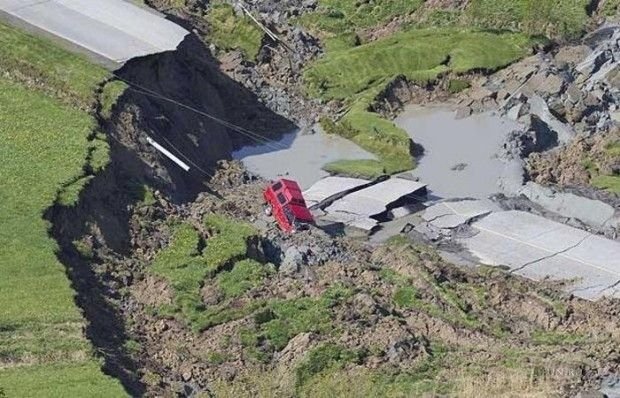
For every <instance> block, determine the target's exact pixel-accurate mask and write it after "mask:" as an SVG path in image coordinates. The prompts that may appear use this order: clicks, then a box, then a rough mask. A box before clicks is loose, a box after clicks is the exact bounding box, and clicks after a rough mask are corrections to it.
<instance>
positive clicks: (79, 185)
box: [56, 175, 94, 207]
mask: <svg viewBox="0 0 620 398" xmlns="http://www.w3.org/2000/svg"><path fill="white" fill-rule="evenodd" d="M93 178H94V176H93V175H87V176H83V177H80V178H78V179H77V180H75V181H73V182H72V183H70V184H69V185H66V186H64V187H63V188H62V189H61V190H60V192H59V193H58V198H57V200H56V202H57V203H58V204H60V205H63V206H68V207H69V206H75V205H76V204H77V203H78V201H79V199H80V192H82V191H83V190H84V188H86V186H87V185H88V183H89V182H90V181H91V180H92V179H93Z"/></svg>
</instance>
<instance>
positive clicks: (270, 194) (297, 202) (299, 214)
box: [263, 179, 314, 233]
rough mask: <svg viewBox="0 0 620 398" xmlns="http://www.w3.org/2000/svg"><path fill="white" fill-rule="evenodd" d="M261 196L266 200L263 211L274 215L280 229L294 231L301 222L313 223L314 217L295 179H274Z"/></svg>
mask: <svg viewBox="0 0 620 398" xmlns="http://www.w3.org/2000/svg"><path fill="white" fill-rule="evenodd" d="M263 197H264V198H265V201H266V202H267V208H266V210H265V212H266V213H267V215H273V216H274V218H275V219H276V221H277V223H278V225H279V226H280V229H282V231H284V232H288V233H295V232H297V230H299V228H300V227H301V226H302V225H303V224H312V223H314V217H312V213H310V210H308V206H307V205H306V201H305V200H304V196H303V194H302V193H301V189H300V188H299V184H297V183H296V182H295V181H292V180H286V179H280V180H277V181H274V182H272V183H271V184H270V185H269V186H268V187H267V188H266V189H265V191H264V192H263Z"/></svg>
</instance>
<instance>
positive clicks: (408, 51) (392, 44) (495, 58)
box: [304, 29, 531, 178]
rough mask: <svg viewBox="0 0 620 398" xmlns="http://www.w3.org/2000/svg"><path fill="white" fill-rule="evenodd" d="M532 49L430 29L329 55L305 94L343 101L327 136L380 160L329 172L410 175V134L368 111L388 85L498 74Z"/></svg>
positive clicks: (313, 69) (309, 76) (521, 40)
mask: <svg viewBox="0 0 620 398" xmlns="http://www.w3.org/2000/svg"><path fill="white" fill-rule="evenodd" d="M530 43H531V41H530V40H529V39H528V38H526V37H525V36H523V35H521V34H515V33H506V34H497V33H491V32H483V31H472V30H458V29H427V30H426V29H425V30H413V31H408V32H402V33H398V34H395V35H393V36H391V37H389V38H386V39H382V40H378V41H375V42H372V43H369V44H365V45H361V46H357V47H354V48H345V49H342V50H334V51H329V52H327V54H326V55H325V56H324V57H323V58H321V59H319V60H318V61H316V62H315V63H313V64H312V65H311V66H310V67H309V68H308V69H307V70H306V71H305V72H304V83H305V85H306V89H307V92H308V94H309V95H311V96H314V97H317V98H321V99H323V100H325V101H329V100H340V101H343V102H345V103H346V104H348V105H349V111H348V113H347V114H346V115H345V116H344V117H343V118H342V119H341V120H340V121H339V122H337V123H334V122H330V121H328V120H325V119H324V120H323V122H322V125H323V127H324V129H325V131H326V132H327V133H335V134H339V135H342V136H344V137H346V138H348V139H351V140H352V141H353V142H355V143H357V144H358V145H359V146H361V147H362V148H364V149H366V150H367V151H369V152H371V153H373V154H375V155H376V156H377V160H361V161H359V160H354V161H353V160H345V161H338V162H334V163H331V164H328V165H327V166H326V170H328V171H330V172H333V173H338V174H346V175H354V176H363V177H370V178H372V177H376V176H377V175H381V174H393V173H397V172H400V171H404V170H409V169H412V168H413V167H415V162H414V160H413V158H412V156H411V141H410V139H409V136H408V135H407V133H406V132H405V131H404V130H402V129H400V128H398V127H397V126H395V125H394V123H392V122H391V121H389V120H386V119H384V118H382V117H381V116H380V115H379V114H377V113H375V112H373V111H372V109H371V105H372V103H373V102H374V101H375V98H377V96H378V95H379V93H380V92H381V91H382V90H383V89H384V88H385V87H386V85H387V84H388V83H389V82H390V81H392V80H393V79H395V78H396V77H397V76H404V77H406V78H407V79H409V80H411V81H417V82H427V81H429V80H434V79H436V78H438V76H440V75H441V74H443V73H447V72H453V73H456V74H459V73H465V72H468V71H470V70H473V69H476V70H479V69H485V70H495V69H499V68H501V67H503V66H506V65H508V64H510V63H511V62H514V61H516V60H518V59H519V58H520V57H522V56H523V55H525V54H526V53H527V51H528V46H529V45H530Z"/></svg>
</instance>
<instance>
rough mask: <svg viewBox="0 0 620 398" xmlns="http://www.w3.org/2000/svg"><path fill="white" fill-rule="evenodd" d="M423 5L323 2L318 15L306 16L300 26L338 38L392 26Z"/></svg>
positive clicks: (374, 0) (377, 0)
mask: <svg viewBox="0 0 620 398" xmlns="http://www.w3.org/2000/svg"><path fill="white" fill-rule="evenodd" d="M422 3H423V2H422V1H421V0H409V1H381V0H371V1H362V2H360V1H356V0H320V1H319V8H318V9H317V11H316V12H313V13H309V14H305V15H303V16H302V17H301V18H300V22H301V23H302V24H303V25H304V26H306V27H307V28H309V29H311V30H313V31H315V32H318V33H323V34H324V35H325V34H327V35H337V34H342V33H345V32H351V31H355V30H358V29H364V28H370V27H373V26H376V25H380V24H382V23H386V22H389V21H390V20H391V19H393V18H395V17H397V16H404V15H407V14H411V13H412V12H414V11H415V10H417V9H418V7H420V5H421V4H422Z"/></svg>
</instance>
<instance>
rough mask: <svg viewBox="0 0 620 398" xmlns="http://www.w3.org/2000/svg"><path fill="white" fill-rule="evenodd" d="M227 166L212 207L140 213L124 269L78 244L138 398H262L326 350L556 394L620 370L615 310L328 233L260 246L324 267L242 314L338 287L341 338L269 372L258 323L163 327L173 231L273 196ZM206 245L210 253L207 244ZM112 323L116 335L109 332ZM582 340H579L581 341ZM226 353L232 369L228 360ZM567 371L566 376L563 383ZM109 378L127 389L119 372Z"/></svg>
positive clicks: (307, 336)
mask: <svg viewBox="0 0 620 398" xmlns="http://www.w3.org/2000/svg"><path fill="white" fill-rule="evenodd" d="M223 166H224V168H223V169H222V170H221V171H219V172H218V173H217V175H216V176H215V178H214V179H213V180H212V181H211V183H210V187H211V189H212V191H213V193H211V194H202V195H200V196H199V197H198V199H197V200H196V201H195V202H193V203H189V204H186V205H175V204H173V203H171V202H169V201H167V200H166V199H165V198H163V197H162V196H161V195H159V194H157V195H156V202H155V203H154V204H152V205H140V204H137V205H133V206H130V208H131V211H130V221H129V223H128V224H129V231H128V234H129V239H128V241H127V242H128V243H129V244H130V248H129V251H128V252H127V253H126V254H125V255H119V254H118V253H116V252H114V251H112V250H110V248H109V247H107V246H106V245H105V244H103V243H102V242H100V237H98V236H97V235H96V231H97V229H96V228H91V229H90V230H89V231H84V235H83V236H82V237H80V238H79V239H82V240H83V241H85V242H94V243H93V251H94V253H95V254H94V256H93V258H92V259H91V260H90V261H88V262H85V261H84V260H83V259H81V260H80V257H79V255H77V254H75V253H73V254H72V255H71V256H70V257H66V258H64V259H65V260H68V261H70V263H72V264H76V265H78V264H79V265H81V266H82V267H83V268H82V269H86V270H89V269H90V270H91V271H89V275H87V276H86V277H84V278H85V279H86V281H88V282H89V283H85V282H80V283H77V286H76V287H78V291H83V290H80V288H82V289H83V288H85V287H88V288H89V289H90V290H89V294H88V295H85V294H84V295H81V297H84V298H86V297H92V292H93V291H99V292H101V297H102V300H103V302H105V303H106V305H107V306H108V307H109V308H111V309H113V311H112V312H111V315H114V318H113V319H112V321H111V320H110V319H108V318H101V321H97V320H96V319H95V318H93V317H92V316H88V318H89V320H90V322H91V323H90V329H89V330H92V331H93V333H94V335H93V336H91V338H93V341H95V342H97V341H98V338H99V339H102V338H103V339H104V344H100V345H99V347H100V348H101V349H102V351H103V353H104V357H105V358H106V359H107V362H106V363H107V364H109V363H114V364H116V363H119V364H120V365H123V366H122V369H123V371H124V372H126V376H127V380H131V381H132V383H135V386H137V387H133V388H134V389H132V390H130V391H133V392H134V393H136V394H139V393H141V391H142V390H141V388H145V389H146V390H145V394H146V395H147V396H173V395H175V394H179V395H180V396H192V395H193V394H195V393H197V392H200V391H203V392H220V393H221V392H222V385H230V386H232V385H236V384H235V383H242V385H243V390H242V391H243V392H242V393H241V395H242V396H250V395H253V394H256V393H257V390H256V389H257V388H258V387H257V386H253V385H252V384H244V382H243V380H244V378H245V377H248V375H252V374H257V373H261V372H263V373H264V372H275V371H277V370H278V369H279V370H280V371H282V369H285V370H286V369H288V372H289V373H288V376H287V377H292V373H290V372H292V370H293V369H295V367H296V366H298V365H299V364H300V363H301V361H303V360H304V359H305V356H306V355H307V353H308V352H309V351H310V350H312V349H313V348H315V347H318V346H320V345H321V344H324V343H326V342H332V343H334V344H338V345H340V346H343V347H346V348H347V349H351V350H360V349H362V350H366V351H365V352H366V354H364V355H363V356H362V359H360V360H359V361H357V362H355V363H352V364H350V365H348V366H349V367H350V369H357V370H359V369H366V370H372V371H377V372H383V371H387V370H388V369H389V370H390V371H392V372H394V371H401V372H406V371H408V370H409V369H411V370H414V369H416V367H417V366H420V365H421V364H423V363H426V362H428V361H435V360H436V361H440V363H441V369H442V372H450V371H456V370H457V369H462V368H461V367H463V366H467V365H466V363H469V364H475V366H480V367H481V369H483V370H484V369H491V368H492V367H496V364H497V363H501V362H502V361H506V360H509V356H508V355H509V354H508V353H510V352H514V351H517V352H519V353H520V354H519V358H520V359H518V361H519V364H520V365H518V366H532V367H541V369H546V370H543V371H544V372H549V374H548V377H549V379H550V382H552V384H553V386H554V387H555V388H558V391H559V392H562V394H568V393H569V392H570V391H576V390H579V389H583V388H586V387H588V386H591V385H594V384H596V382H597V381H598V379H599V378H600V377H602V376H603V375H605V374H607V373H609V372H612V371H614V370H615V366H616V365H615V363H616V362H615V361H616V360H617V359H618V357H617V354H616V343H614V341H618V340H617V339H618V337H620V336H618V328H617V327H616V322H615V314H616V312H617V311H618V310H617V305H616V304H614V303H612V302H605V301H604V302H600V303H590V302H584V301H581V300H578V299H574V298H572V297H569V296H566V295H564V294H562V293H560V292H559V290H558V287H557V286H555V287H554V286H551V285H549V286H547V285H545V284H544V283H543V284H534V283H532V282H529V281H525V280H521V279H519V278H516V277H513V276H509V275H507V274H504V273H503V272H501V271H500V270H495V271H491V270H488V271H487V270H482V271H474V270H462V269H457V268H456V267H454V266H452V265H450V264H446V263H444V262H443V261H442V260H441V259H440V257H439V256H438V255H437V254H435V253H434V252H433V250H432V249H427V248H423V247H418V248H411V247H409V246H408V245H404V246H403V245H395V246H386V247H384V248H380V249H379V250H376V249H374V248H371V247H367V246H366V245H365V244H364V243H362V242H357V241H354V240H349V239H340V238H332V237H330V236H327V235H325V234H324V233H323V232H321V231H319V230H316V229H311V230H309V231H305V232H302V233H300V234H297V235H294V236H285V235H282V234H281V233H280V232H278V231H277V230H275V229H273V228H270V229H268V230H265V231H263V232H262V233H261V237H260V239H259V240H258V241H256V243H255V244H253V245H251V249H250V251H249V252H248V256H249V257H251V258H255V259H257V260H259V261H261V262H264V261H271V262H274V263H276V264H279V263H280V262H281V258H282V257H281V253H283V252H285V251H286V250H287V248H290V247H298V248H300V247H308V248H309V252H308V253H311V254H309V255H308V257H307V259H306V260H305V261H304V262H303V264H302V266H301V268H300V269H299V271H298V272H293V273H286V272H278V273H277V274H275V275H273V276H271V277H269V278H267V279H265V280H264V281H263V283H262V284H261V285H260V286H258V287H256V288H254V289H251V290H250V291H248V292H247V293H245V294H244V295H243V296H241V297H239V298H238V299H237V303H238V305H242V304H247V303H251V302H258V301H260V300H278V299H281V300H284V299H295V298H299V297H308V298H315V299H318V298H319V297H321V296H322V295H323V294H324V293H325V292H326V291H327V289H328V288H329V287H333V286H338V285H342V286H344V287H346V288H347V289H349V291H350V292H351V293H350V295H349V296H347V298H346V299H344V300H343V301H341V302H337V304H335V306H334V307H332V308H331V309H330V310H329V311H330V317H331V319H332V322H333V324H334V327H335V329H334V330H336V331H337V332H334V333H327V334H325V333H320V332H319V333H317V332H302V333H300V334H298V335H296V336H295V337H293V338H292V339H291V340H290V341H289V342H288V344H287V345H286V347H284V348H283V349H281V350H276V351H275V352H274V351H272V349H268V348H264V349H265V350H266V351H265V352H266V353H269V354H268V356H267V357H266V358H263V359H261V360H257V359H255V357H254V356H253V354H252V352H251V351H249V350H248V347H247V346H245V345H244V344H243V343H242V339H241V334H242V333H243V331H244V330H246V329H248V328H251V327H253V325H254V324H255V322H256V318H255V316H254V315H249V316H245V317H242V318H240V319H238V320H233V321H229V322H224V323H222V324H220V325H217V326H214V327H211V328H209V329H207V330H205V331H204V332H201V333H196V332H194V331H192V330H191V329H190V328H189V327H188V326H187V325H186V324H185V323H184V321H183V320H181V319H174V318H169V317H167V316H162V315H157V313H156V312H153V310H152V309H153V308H155V307H156V306H158V305H161V304H165V303H167V302H169V301H170V299H171V297H172V294H173V292H172V291H171V289H170V287H169V286H167V284H166V282H165V281H164V280H161V279H157V278H155V277H153V276H152V275H151V274H150V273H149V271H148V268H149V265H150V263H151V261H152V259H153V258H154V256H155V255H156V253H157V252H158V251H159V250H161V248H162V247H165V246H166V245H167V244H168V240H169V236H170V233H169V232H170V230H169V228H170V227H169V225H170V222H171V221H172V220H175V221H185V222H189V223H191V224H193V225H197V226H199V225H201V220H202V217H203V216H204V215H205V214H209V213H216V214H225V215H229V216H231V217H235V218H238V219H244V220H247V221H250V222H251V221H253V220H255V219H256V218H257V215H258V214H260V212H261V207H262V206H261V203H260V201H259V200H258V199H257V198H259V195H260V193H261V189H262V182H260V181H256V180H254V179H253V178H252V177H251V176H248V175H247V173H246V172H244V171H243V170H242V169H240V168H239V166H238V165H236V164H226V165H223ZM215 192H217V193H215ZM73 215H75V213H67V216H73ZM55 219H56V225H61V223H60V220H65V221H62V225H70V223H68V221H66V219H65V218H62V217H61V218H58V216H56V218H55ZM62 236H64V237H63V238H62V239H63V240H62V241H61V243H62V244H63V248H64V249H65V250H63V253H67V251H68V249H67V248H68V247H70V246H71V244H70V243H69V240H68V239H70V238H69V235H67V234H66V231H64V235H62ZM205 238H206V239H207V244H208V236H206V235H205ZM89 267H90V268H89ZM387 270H391V271H387ZM386 272H392V274H390V275H396V278H403V280H405V281H406V283H405V285H401V284H400V283H401V282H398V281H397V280H394V279H393V278H394V277H392V279H390V278H388V277H386V275H387V274H386ZM74 276H76V277H77V276H78V275H74ZM80 276H81V275H80ZM210 283H211V282H208V281H207V282H206V284H205V285H204V287H203V290H202V294H203V300H204V302H205V305H206V306H207V308H208V307H209V306H213V305H217V304H218V303H219V302H220V300H221V298H219V297H218V295H219V293H218V290H217V289H218V288H217V286H216V285H213V284H210ZM403 286H407V287H408V286H411V287H412V288H413V289H414V290H415V291H416V301H414V303H413V304H412V305H411V306H402V305H399V304H398V303H397V302H396V301H395V297H396V296H394V294H395V293H396V292H397V291H398V290H399V289H400V288H402V287H403ZM89 304H92V303H89ZM92 306H93V309H94V312H93V313H92V315H94V314H97V315H100V311H101V305H97V304H96V303H94V304H92ZM83 308H89V307H88V305H86V306H84V305H83ZM87 314H88V311H87ZM104 320H105V321H107V322H106V323H105V324H103V325H102V324H100V323H99V322H103V321H104ZM108 322H111V323H108ZM110 328H112V329H110ZM121 331H122V334H121ZM97 335H99V337H98V338H97V337H96V336H97ZM569 336H579V338H578V339H577V340H575V341H573V340H571V338H570V337H569ZM127 339H131V340H132V341H136V342H138V343H139V346H138V347H139V348H137V349H134V350H130V351H128V350H127V349H126V348H125V347H126V344H124V342H125V341H127ZM544 339H549V340H550V341H551V342H548V341H546V340H544ZM537 341H538V342H537ZM437 346H445V347H451V348H450V359H449V360H448V361H442V360H441V359H440V358H441V357H440V356H439V354H438V353H435V352H434V349H435V348H434V347H437ZM214 353H220V354H222V355H223V357H222V358H220V357H217V360H216V359H214V358H215V357H214V356H213V355H214ZM521 355H523V358H522V357H521ZM525 358H527V359H525ZM523 360H525V362H521V361H523ZM463 361H465V362H463ZM559 364H562V365H561V366H562V367H563V371H562V372H558V373H552V372H553V369H556V367H557V366H560V365H559ZM120 365H119V366H120ZM130 365H131V366H130ZM472 366H473V365H472ZM108 371H110V372H111V373H112V374H115V375H117V376H118V375H119V371H118V369H116V370H115V369H109V370H108ZM222 383H223V384H222ZM126 385H127V386H131V385H133V384H129V383H126ZM274 388H281V390H280V393H281V394H282V395H285V396H286V395H288V394H290V393H291V392H290V391H289V390H287V387H286V386H280V387H275V386H274Z"/></svg>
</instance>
